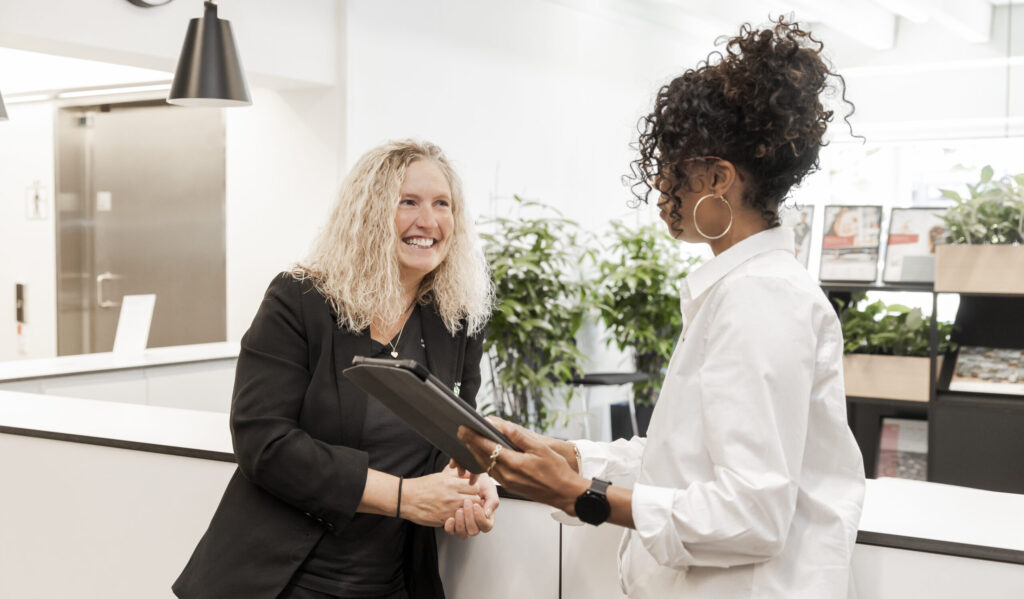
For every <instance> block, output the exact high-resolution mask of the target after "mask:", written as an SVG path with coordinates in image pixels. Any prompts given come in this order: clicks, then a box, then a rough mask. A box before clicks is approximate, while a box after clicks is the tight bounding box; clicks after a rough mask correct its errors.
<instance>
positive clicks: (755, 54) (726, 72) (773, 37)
mask: <svg viewBox="0 0 1024 599" xmlns="http://www.w3.org/2000/svg"><path fill="white" fill-rule="evenodd" d="M822 47H823V45H822V43H821V42H820V41H818V40H817V39H815V38H814V37H813V36H812V35H811V34H810V33H808V32H806V31H804V30H802V29H801V28H800V26H799V24H798V23H790V22H787V21H786V19H785V17H780V18H779V19H778V20H775V21H772V26H771V27H770V28H766V29H754V28H753V27H751V26H750V25H749V24H745V25H743V26H742V27H741V28H740V33H739V35H737V36H736V37H733V38H730V39H729V40H728V41H726V44H725V53H724V54H723V53H721V52H718V51H716V52H712V53H711V54H710V55H709V56H708V58H707V59H706V60H705V61H703V62H701V63H699V64H698V65H697V68H694V69H690V70H688V71H686V72H685V73H683V74H682V75H680V76H679V77H676V78H675V79H673V80H672V81H671V82H670V83H669V84H668V85H665V86H663V87H662V88H661V89H660V90H659V91H658V96H657V99H656V100H655V103H654V109H653V110H652V111H651V113H650V114H648V115H646V116H644V117H642V118H641V119H640V122H639V123H638V127H637V128H638V129H639V132H640V138H639V141H638V143H637V144H636V146H637V148H638V149H639V151H640V157H639V158H637V159H636V160H634V161H633V162H632V163H631V164H630V170H631V174H630V175H627V176H626V180H627V182H628V183H629V185H630V188H631V190H632V193H633V195H634V196H635V198H636V200H638V201H639V202H644V203H646V202H647V201H648V196H649V195H650V193H651V191H652V190H653V184H654V181H656V180H657V179H658V178H660V177H661V176H663V175H669V176H670V177H671V180H673V181H674V184H673V186H672V188H671V189H670V190H666V191H668V192H669V195H670V197H672V198H673V206H672V214H673V216H674V217H676V218H678V209H679V206H680V201H679V199H678V195H677V194H678V191H679V190H680V189H681V187H682V186H683V185H685V184H686V183H687V180H686V172H685V169H683V168H680V165H681V164H682V163H683V161H684V160H693V159H700V158H709V159H714V158H721V159H725V160H728V161H730V162H732V163H733V164H734V165H736V166H737V167H738V168H739V170H740V172H741V174H742V175H741V176H743V178H744V180H745V181H746V182H747V187H746V193H745V195H744V197H743V201H744V203H746V204H748V205H749V206H751V207H753V208H755V209H758V210H760V212H761V215H762V217H763V218H764V220H765V222H766V223H767V224H768V225H769V226H770V227H774V226H777V225H778V224H779V218H778V207H779V204H780V203H781V202H782V201H783V200H784V199H785V197H786V195H787V194H788V193H789V191H790V189H791V188H792V187H793V186H794V185H796V184H798V183H800V181H801V180H803V178H804V177H805V176H807V175H808V174H809V173H811V172H814V171H815V170H817V169H818V151H819V149H820V148H821V146H822V145H824V142H823V141H822V137H823V135H824V134H825V129H826V128H827V127H828V123H829V122H830V121H831V120H832V116H833V112H832V111H831V110H825V108H824V106H822V103H821V94H822V92H825V91H826V90H832V89H833V88H832V87H831V81H832V80H838V84H839V87H840V88H841V95H842V99H843V101H844V102H846V104H847V105H849V106H850V112H849V114H847V116H846V117H845V120H846V123H847V125H849V115H850V114H853V110H854V107H853V104H852V103H851V102H849V101H848V100H846V85H845V82H844V81H843V78H842V77H841V76H840V75H838V74H837V73H835V72H833V71H832V69H831V67H830V65H828V64H827V63H826V62H825V60H824V59H823V58H822V56H821V51H822ZM830 77H831V78H832V79H830Z"/></svg>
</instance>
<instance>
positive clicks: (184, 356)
mask: <svg viewBox="0 0 1024 599" xmlns="http://www.w3.org/2000/svg"><path fill="white" fill-rule="evenodd" d="M238 349H239V346H238V342H237V341H223V342H219V343H200V344H195V345H176V346H171V347H155V348H153V349H147V350H146V351H144V352H142V353H138V354H115V353H113V352H105V353H96V354H80V355H74V356H58V357H56V358H36V359H33V360H14V361H9V362H0V381H21V380H25V379H34V378H42V377H54V376H65V375H71V374H82V373H94V372H108V371H111V370H124V369H128V368H145V367H148V366H163V365H170V364H183V363H189V362H203V361H207V360H225V359H231V358H238Z"/></svg>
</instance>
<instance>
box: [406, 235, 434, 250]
mask: <svg viewBox="0 0 1024 599" xmlns="http://www.w3.org/2000/svg"><path fill="white" fill-rule="evenodd" d="M405 243H407V244H409V245H414V246H416V247H421V248H429V247H433V246H434V240H433V239H425V238H423V237H410V238H409V239H406V240H405Z"/></svg>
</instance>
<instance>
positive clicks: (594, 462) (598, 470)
mask: <svg viewBox="0 0 1024 599" xmlns="http://www.w3.org/2000/svg"><path fill="white" fill-rule="evenodd" d="M573 443H574V444H575V445H576V449H578V450H579V451H580V476H582V477H583V478H594V477H595V476H596V477H599V478H600V476H601V474H602V473H604V469H605V466H606V464H607V463H608V460H607V458H606V455H607V451H606V450H605V448H604V444H603V443H596V442H594V441H588V440H587V439H580V440H578V441H573Z"/></svg>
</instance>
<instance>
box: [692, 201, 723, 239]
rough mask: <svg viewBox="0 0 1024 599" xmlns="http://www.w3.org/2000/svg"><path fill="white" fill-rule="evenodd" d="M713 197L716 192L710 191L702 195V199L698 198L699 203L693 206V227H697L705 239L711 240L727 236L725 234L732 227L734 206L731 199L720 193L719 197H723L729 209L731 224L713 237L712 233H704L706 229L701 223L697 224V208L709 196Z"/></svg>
mask: <svg viewBox="0 0 1024 599" xmlns="http://www.w3.org/2000/svg"><path fill="white" fill-rule="evenodd" d="M713 197H715V194H713V193H709V194H708V195H706V196H704V197H702V198H701V199H699V200H697V203H696V204H694V206H693V228H695V229H697V232H698V233H700V235H701V237H704V238H705V239H710V240H715V239H721V238H723V237H725V234H726V233H728V232H729V229H731V228H732V206H730V205H729V201H728V200H726V199H725V196H724V195H720V196H718V198H719V199H721V200H722V201H723V202H725V207H726V208H728V209H729V225H728V226H727V227H725V230H724V231H722V232H721V233H719V234H718V235H715V236H714V237H712V236H711V235H708V234H706V233H704V231H701V230H700V225H698V224H697V208H700V203H701V202H703V201H704V200H706V199H708V198H713Z"/></svg>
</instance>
